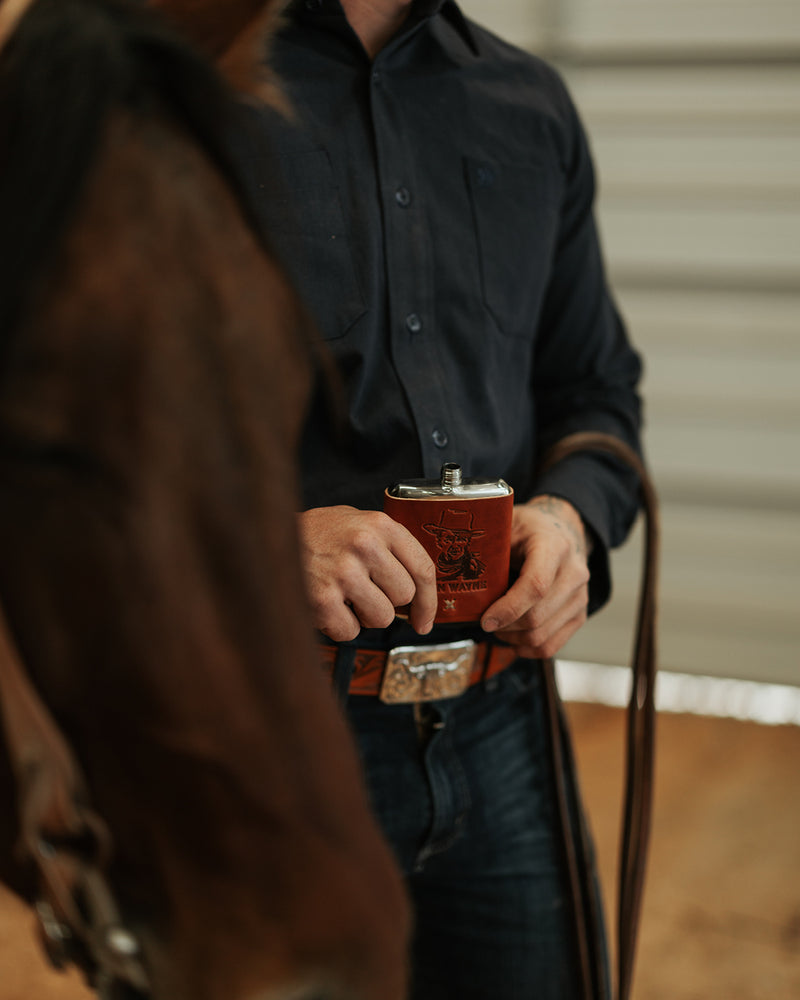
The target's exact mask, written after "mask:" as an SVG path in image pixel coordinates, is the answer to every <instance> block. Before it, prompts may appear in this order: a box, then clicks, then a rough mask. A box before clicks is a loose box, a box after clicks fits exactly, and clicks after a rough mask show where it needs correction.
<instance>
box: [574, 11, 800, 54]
mask: <svg viewBox="0 0 800 1000" xmlns="http://www.w3.org/2000/svg"><path fill="white" fill-rule="evenodd" d="M557 8H558V10H559V12H560V19H559V22H558V27H559V31H560V35H559V40H560V42H561V44H565V45H566V46H568V47H569V48H570V49H571V50H576V51H583V52H595V53H596V52H598V51H608V52H614V53H618V52H623V51H631V50H635V51H638V52H640V53H648V52H661V51H664V50H672V51H675V50H680V51H681V52H683V53H685V54H690V53H693V52H697V51H701V52H708V53H715V52H720V51H723V52H724V51H743V52H747V53H754V52H758V53H766V54H767V55H772V54H774V53H776V52H784V51H786V50H787V48H789V47H791V46H793V45H794V46H797V45H800V5H798V4H797V2H796V0H760V2H755V0H602V2H601V0H561V2H560V3H558V4H557Z"/></svg>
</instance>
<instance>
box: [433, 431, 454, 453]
mask: <svg viewBox="0 0 800 1000" xmlns="http://www.w3.org/2000/svg"><path fill="white" fill-rule="evenodd" d="M431 437H432V438H433V443H434V444H435V445H436V447H437V448H446V447H447V442H448V441H449V440H450V439H449V438H448V436H447V435H446V434H445V432H444V431H443V430H440V429H439V428H438V427H437V428H436V429H435V430H434V432H433V434H431Z"/></svg>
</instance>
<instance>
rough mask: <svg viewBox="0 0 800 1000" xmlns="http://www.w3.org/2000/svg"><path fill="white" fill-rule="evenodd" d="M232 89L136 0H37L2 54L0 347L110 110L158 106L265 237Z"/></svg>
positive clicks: (71, 204) (65, 220) (53, 242)
mask: <svg viewBox="0 0 800 1000" xmlns="http://www.w3.org/2000/svg"><path fill="white" fill-rule="evenodd" d="M236 108H237V104H236V102H235V99H234V98H233V96H232V95H231V93H230V92H229V90H228V89H227V87H226V86H225V84H224V83H223V82H222V81H221V80H220V79H219V77H218V76H217V74H216V73H215V71H214V70H213V69H212V68H211V67H210V65H209V64H208V63H207V62H206V61H205V60H204V59H203V58H202V57H201V56H200V55H199V54H197V53H196V52H195V51H194V50H193V49H191V48H190V47H189V45H188V44H187V43H186V42H185V41H183V39H181V38H180V37H178V36H176V35H175V34H174V33H173V32H172V31H171V30H170V29H168V28H167V27H166V26H165V25H164V24H163V22H162V21H161V20H160V18H159V17H158V16H157V15H156V14H155V13H153V12H152V11H150V10H147V9H145V7H144V6H143V4H142V2H141V0H103V2H98V0H37V2H36V3H34V4H33V5H32V7H31V8H30V9H29V10H28V11H27V13H26V14H25V16H24V17H23V18H22V20H21V22H20V24H19V25H18V27H17V30H16V32H15V34H14V35H13V37H12V38H11V39H10V40H9V42H8V44H7V46H6V48H5V49H4V50H3V52H2V53H1V54H0V219H2V225H1V226H0V261H2V267H0V351H3V350H5V349H6V347H7V345H8V342H9V337H10V335H11V331H12V330H13V329H14V328H15V327H16V325H17V324H18V323H19V322H20V320H21V318H22V316H23V315H24V311H25V307H26V304H27V301H26V290H27V289H29V287H30V282H31V278H32V277H33V276H35V274H36V273H37V272H38V270H40V269H41V268H42V267H43V266H44V264H45V263H46V261H47V259H48V254H50V253H52V252H54V250H55V248H56V247H57V246H58V242H59V238H60V237H61V235H62V234H63V233H64V232H65V231H66V229H67V228H68V226H69V223H70V221H71V220H72V216H73V212H74V210H75V208H76V206H77V205H78V203H79V201H80V196H81V193H82V191H83V190H84V185H85V182H86V180H87V176H88V174H89V171H90V167H91V165H92V163H93V161H94V158H95V155H96V153H97V152H98V149H99V147H100V144H101V141H102V139H103V135H104V126H105V124H106V122H107V121H108V118H109V116H110V115H111V114H112V113H113V112H114V111H118V110H123V111H127V112H129V113H132V114H134V115H135V114H142V115H147V114H154V113H160V114H166V115H168V116H170V117H171V118H173V119H174V120H175V122H176V123H179V125H180V127H182V128H183V129H184V130H186V131H188V132H189V133H190V134H191V135H192V136H193V137H194V138H195V140H196V141H197V142H199V143H200V145H201V146H202V147H203V148H204V149H205V151H206V153H207V155H209V157H210V158H211V160H212V161H213V162H214V163H215V165H216V166H217V167H218V169H220V170H221V172H222V173H223V175H224V176H225V178H226V180H227V181H228V183H229V184H230V186H231V188H232V189H233V190H234V192H235V193H236V194H237V195H238V197H239V201H240V204H241V206H242V211H243V214H244V216H245V218H246V219H247V220H248V222H249V224H250V225H251V227H252V228H253V229H254V231H255V232H256V233H257V234H258V235H259V238H260V239H262V241H263V238H264V237H263V233H261V232H260V231H259V227H258V224H257V222H256V218H255V216H254V215H253V213H252V210H251V209H250V207H249V205H248V201H247V198H246V196H245V195H244V185H243V184H242V181H241V177H240V173H239V171H238V170H237V167H236V164H235V162H234V160H233V159H232V155H231V153H230V152H229V146H228V143H227V142H226V135H227V131H228V129H229V128H230V123H231V120H232V116H233V115H235V113H236Z"/></svg>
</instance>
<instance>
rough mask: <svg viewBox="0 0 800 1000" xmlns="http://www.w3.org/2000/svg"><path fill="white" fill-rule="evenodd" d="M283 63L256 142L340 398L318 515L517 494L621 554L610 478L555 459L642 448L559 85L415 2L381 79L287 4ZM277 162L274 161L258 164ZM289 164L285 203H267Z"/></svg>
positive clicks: (342, 30) (628, 493) (251, 149)
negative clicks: (387, 503) (436, 493)
mask: <svg viewBox="0 0 800 1000" xmlns="http://www.w3.org/2000/svg"><path fill="white" fill-rule="evenodd" d="M271 59H272V62H273V64H274V66H275V68H276V71H277V73H278V75H279V77H280V78H281V79H282V80H283V82H284V85H285V89H286V91H287V93H288V96H289V100H290V103H291V106H292V109H293V111H292V115H291V117H290V118H288V119H276V118H275V117H274V116H272V115H269V114H267V113H266V112H264V113H261V115H260V118H259V121H258V125H257V127H256V129H254V130H252V131H251V134H250V136H249V138H245V140H244V141H245V147H244V148H245V156H246V158H247V159H248V161H249V169H248V172H249V174H250V177H251V181H252V184H253V188H254V191H255V195H256V198H260V204H259V205H258V206H257V207H258V208H259V209H260V211H261V214H262V216H263V219H264V224H265V226H266V228H267V230H268V238H269V239H270V241H271V243H272V244H273V246H274V248H275V250H276V251H277V252H278V253H279V254H280V255H281V256H282V257H283V259H284V261H285V263H286V265H287V267H288V268H289V270H290V272H291V274H292V275H293V276H294V279H295V282H296V284H297V285H298V287H299V289H300V291H301V293H302V295H303V297H304V298H305V300H306V302H307V303H308V305H309V307H310V309H311V311H312V313H313V314H314V316H315V318H316V320H317V323H318V326H319V329H320V332H321V335H322V337H323V338H324V340H325V342H326V347H327V349H328V351H329V352H330V354H331V355H332V357H333V359H334V361H335V365H336V367H337V369H338V372H339V376H340V379H341V387H342V392H343V397H344V406H343V410H344V414H345V416H344V421H340V420H337V419H336V418H335V417H334V416H333V413H332V410H331V407H330V404H329V400H326V398H325V394H324V392H321V394H320V397H319V399H318V400H317V402H316V404H315V405H314V407H313V408H312V412H311V415H310V418H309V423H308V428H307V433H306V436H305V441H304V447H303V456H302V479H303V489H304V502H305V504H306V506H308V507H311V506H328V505H332V504H339V503H346V504H351V505H353V506H356V507H360V508H379V507H380V506H381V503H382V496H383V490H384V488H385V487H386V486H387V485H388V484H390V483H392V482H394V481H397V480H398V479H405V478H420V477H424V478H428V477H431V478H433V477H436V476H437V475H438V473H439V469H440V467H441V465H442V463H443V462H457V463H459V464H460V465H462V466H463V469H464V474H465V475H466V476H485V477H488V478H491V479H496V478H498V477H503V478H504V479H505V480H506V481H507V482H509V483H510V484H511V485H512V486H513V487H514V490H515V492H516V497H517V500H518V501H524V500H526V499H528V498H530V497H531V496H532V495H533V494H534V493H551V494H555V495H558V496H561V497H564V498H566V499H568V500H569V501H570V502H571V503H572V504H573V505H574V506H575V507H576V508H577V509H578V510H579V511H580V512H581V514H582V515H583V517H584V520H585V521H586V522H587V523H588V524H589V525H590V526H591V528H592V529H593V531H594V534H595V536H596V541H597V542H598V543H599V544H597V545H596V552H595V554H594V556H593V561H592V567H591V568H592V571H593V579H592V585H591V590H592V607H596V606H597V605H598V604H599V603H601V602H602V601H603V600H604V599H605V598H606V596H607V591H608V581H607V565H606V552H605V550H606V548H607V546H609V545H614V544H618V543H619V542H621V541H622V540H623V538H624V536H625V534H626V532H627V530H628V529H629V526H630V523H631V521H632V519H633V517H634V516H635V513H636V509H637V500H636V486H635V483H634V482H633V481H632V480H631V478H630V476H628V475H626V474H625V473H623V472H622V471H621V470H620V469H619V468H618V467H617V466H616V465H615V464H614V463H613V461H611V460H609V459H606V458H602V457H599V456H592V455H585V456H584V455H581V456H579V457H575V458H572V459H569V460H568V461H566V462H564V463H563V464H562V465H561V466H559V467H558V468H556V469H553V470H552V471H551V472H549V473H547V475H545V476H544V477H538V478H537V473H536V468H537V462H538V460H539V458H540V456H541V454H542V452H543V450H544V449H545V448H546V447H547V446H549V445H550V444H552V443H553V442H554V441H556V440H557V439H558V438H560V437H562V436H564V435H565V434H567V433H570V432H572V431H575V430H601V431H606V432H609V433H612V434H616V435H617V436H619V437H621V438H622V439H623V440H625V441H627V442H628V443H630V444H632V445H633V446H634V447H637V435H638V425H639V402H638V398H637V393H636V385H637V382H638V378H639V374H640V364H639V359H638V357H637V355H636V353H635V352H634V351H633V350H632V348H631V346H630V344H629V342H628V339H627V337H626V334H625V331H624V329H623V326H622V324H621V322H620V319H619V316H618V314H617V311H616V309H615V307H614V304H613V302H612V300H611V297H610V295H609V291H608V288H607V285H606V279H605V276H604V271H603V264H602V260H601V254H600V249H599V244H598V238H597V232H596V229H595V223H594V219H593V214H592V205H593V198H594V177H593V169H592V163H591V159H590V154H589V150H588V147H587V142H586V139H585V136H584V133H583V130H582V128H581V125H580V123H579V120H578V117H577V115H576V112H575V110H574V108H573V105H572V102H571V101H570V98H569V96H568V94H567V92H566V90H565V88H564V85H563V83H562V81H561V79H560V78H559V76H558V75H557V74H556V73H555V72H554V70H553V69H551V68H550V67H549V66H547V65H546V64H545V63H543V62H542V61H540V60H539V59H537V58H535V57H533V56H531V55H529V54H526V53H523V52H521V51H519V50H518V49H515V48H513V47H512V46H510V45H508V44H506V43H504V42H502V41H500V40H499V39H498V38H496V37H494V36H493V35H492V34H490V33H489V32H487V31H485V30H483V29H481V28H479V27H477V26H476V25H474V24H472V23H471V22H468V21H467V20H465V18H464V17H463V16H462V14H461V12H460V11H459V9H458V8H457V7H456V5H455V4H454V3H451V2H445V3H441V2H438V3H437V2H425V0H419V2H417V3H415V5H414V7H413V8H412V12H411V15H410V17H409V19H408V20H407V22H406V24H405V26H404V28H403V30H402V31H401V32H400V34H399V35H398V36H397V37H395V38H394V39H392V40H391V41H390V42H389V44H388V45H387V46H386V47H385V48H384V49H383V50H382V51H381V52H380V53H379V54H378V56H377V58H375V60H374V61H370V59H369V58H368V56H367V54H366V52H365V51H364V49H363V48H362V46H361V44H360V42H359V40H358V38H357V36H356V35H355V33H354V32H353V31H352V29H351V28H350V26H349V24H348V22H347V20H346V18H345V16H344V13H343V11H342V8H341V6H340V5H339V2H338V0H314V2H313V3H311V2H310V0H300V2H296V3H294V4H291V5H290V7H289V9H288V19H287V23H286V25H285V27H284V28H283V30H282V31H281V32H280V34H279V35H278V37H277V39H276V41H275V42H274V44H273V49H272V55H271ZM262 144H263V145H262ZM265 155H272V156H274V157H276V158H277V163H278V167H279V170H280V172H281V174H282V175H283V178H284V183H285V191H284V195H283V196H282V197H278V198H276V197H275V193H274V190H273V189H272V188H271V187H269V188H267V187H264V188H262V187H261V183H260V180H259V174H260V170H261V164H262V163H263V157H264V156H265Z"/></svg>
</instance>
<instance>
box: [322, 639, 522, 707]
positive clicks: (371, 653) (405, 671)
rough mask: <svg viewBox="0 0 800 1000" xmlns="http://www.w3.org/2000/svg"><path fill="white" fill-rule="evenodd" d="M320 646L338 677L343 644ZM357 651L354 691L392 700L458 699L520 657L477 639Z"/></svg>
mask: <svg viewBox="0 0 800 1000" xmlns="http://www.w3.org/2000/svg"><path fill="white" fill-rule="evenodd" d="M319 650H320V655H321V658H322V664H323V666H324V667H325V669H326V670H328V671H329V672H330V673H331V675H333V671H334V668H335V665H336V659H337V656H338V654H339V647H337V646H328V645H320V647H319ZM354 652H355V657H354V661H355V662H354V668H353V674H352V677H351V680H350V687H349V694H351V695H378V696H379V697H380V698H381V700H382V701H384V702H386V703H387V704H398V703H415V702H420V701H435V700H438V699H440V698H455V697H457V696H458V695H460V694H462V693H463V692H464V691H466V689H467V688H468V687H471V686H472V685H473V684H477V683H479V682H480V681H484V680H488V679H489V678H490V677H494V676H495V675H496V674H499V673H500V672H501V671H503V670H505V669H506V667H508V666H510V665H511V664H512V663H513V662H514V660H516V659H517V658H518V654H517V652H516V650H515V649H514V648H513V647H512V646H504V645H500V644H499V643H497V642H496V641H494V640H484V641H483V642H474V641H473V640H472V639H466V640H463V641H461V642H446V643H437V644H435V645H419V646H396V647H395V648H394V649H389V650H386V649H356V650H355V651H354Z"/></svg>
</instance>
